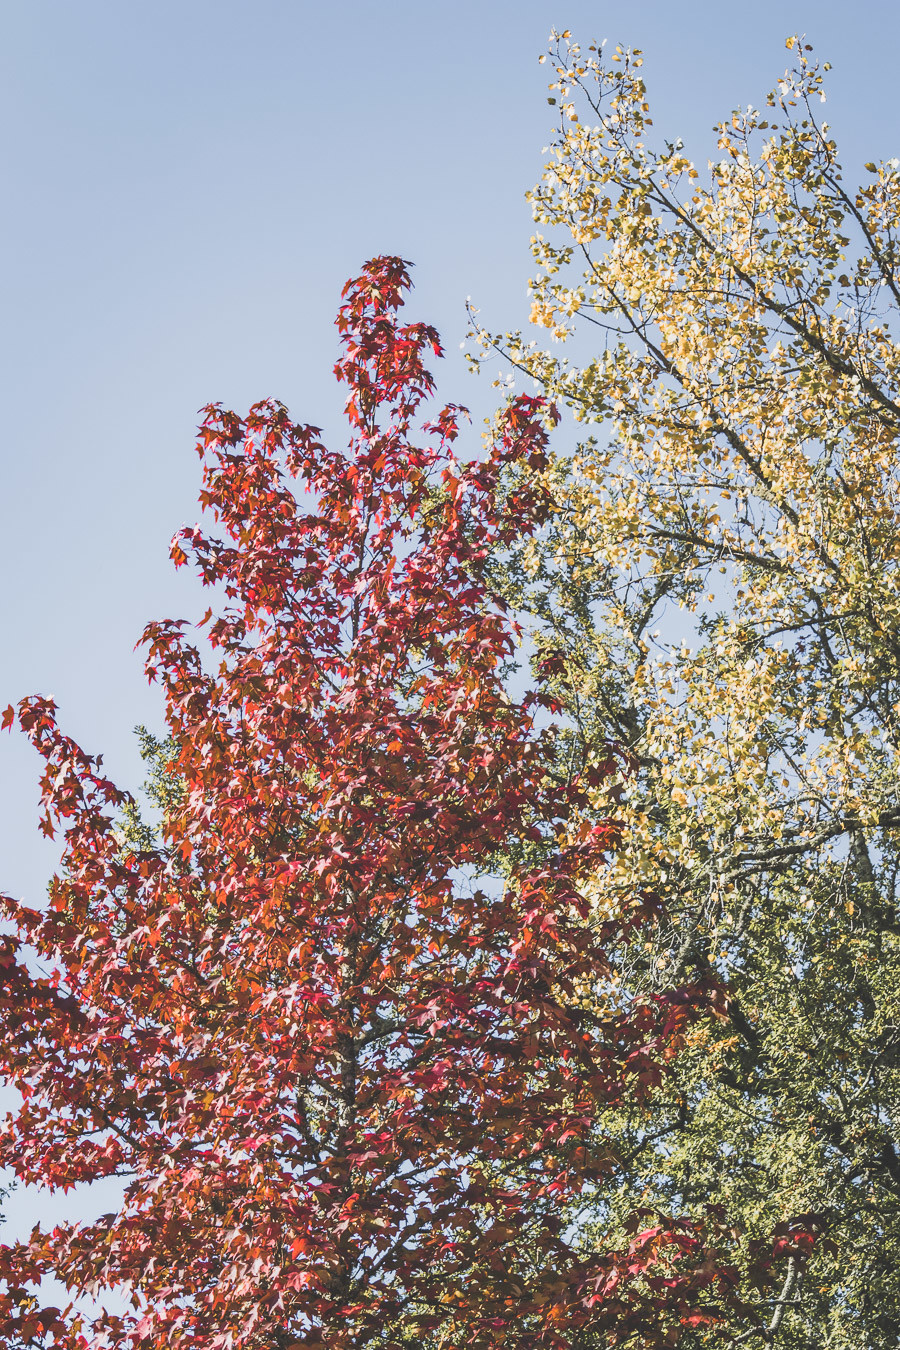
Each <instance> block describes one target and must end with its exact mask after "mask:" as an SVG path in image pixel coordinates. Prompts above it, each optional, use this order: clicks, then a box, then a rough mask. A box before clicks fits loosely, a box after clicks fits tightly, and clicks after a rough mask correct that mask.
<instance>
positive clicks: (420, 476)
mask: <svg viewBox="0 0 900 1350" xmlns="http://www.w3.org/2000/svg"><path fill="white" fill-rule="evenodd" d="M408 285H409V281H408V273H407V270H406V267H405V265H404V264H403V263H402V262H401V261H400V260H398V259H394V258H378V259H375V260H374V261H373V262H371V263H369V264H368V265H367V267H366V269H365V270H364V272H363V274H362V276H361V277H360V278H359V279H358V280H356V281H354V282H352V283H349V284H348V286H347V287H346V289H345V292H344V303H343V306H342V308H341V310H340V314H339V319H338V325H339V329H340V332H341V336H342V341H343V355H342V357H341V359H340V361H339V362H338V365H337V367H336V374H337V377H338V379H339V380H341V381H343V382H344V383H345V384H346V386H347V392H348V398H347V417H348V420H349V423H350V427H351V432H352V439H351V441H350V445H349V449H348V450H346V451H334V450H329V449H327V448H326V447H325V446H324V445H323V444H322V443H321V441H320V439H319V433H318V431H317V429H316V428H312V427H308V426H301V425H297V424H295V423H293V422H292V421H291V420H290V418H289V416H288V413H287V411H286V410H285V408H284V407H283V406H281V405H280V404H277V403H274V402H269V403H263V404H259V405H257V406H256V407H254V408H253V409H252V410H251V412H250V413H249V415H248V416H247V417H246V418H241V417H238V416H236V415H235V414H234V413H231V412H225V411H223V410H222V409H221V408H219V407H211V408H209V409H208V410H207V415H206V419H205V421H204V423H203V426H202V429H201V437H200V445H199V449H200V453H201V456H202V459H203V466H204V486H203V491H202V495H201V502H202V505H203V507H204V508H205V510H206V512H207V516H208V517H211V519H212V520H213V521H214V522H216V525H217V526H218V528H219V529H220V530H221V537H215V536H213V535H212V534H210V533H207V532H206V530H205V529H204V528H202V527H199V526H198V527H195V528H192V529H188V530H185V531H183V532H182V534H181V535H180V536H179V537H178V538H177V540H176V541H175V543H174V544H173V557H174V560H175V562H176V563H177V564H179V565H180V564H183V563H185V562H187V561H191V562H193V564H194V565H195V566H196V567H197V568H198V569H199V572H200V575H201V577H202V579H203V581H204V583H206V584H207V585H208V586H209V587H210V588H212V591H213V595H214V603H219V602H221V613H220V614H219V615H218V616H215V617H214V616H213V614H212V613H211V612H210V613H209V614H208V615H207V617H206V619H205V621H204V637H203V651H204V652H206V657H205V659H204V655H203V652H201V649H200V647H198V646H197V645H195V644H194V642H192V641H191V640H190V636H189V633H188V632H187V631H186V625H185V624H184V623H181V622H178V623H175V622H164V623H155V624H151V625H150V626H149V627H148V629H147V630H146V644H147V649H148V652H149V659H148V671H149V673H150V677H151V678H152V679H154V680H157V681H158V682H159V683H160V685H161V687H162V690H163V692H164V695H165V703H166V716H167V724H168V735H169V736H170V738H171V740H170V741H169V745H170V746H171V755H170V758H169V764H170V773H171V779H172V783H173V785H174V787H173V792H172V794H171V797H170V801H169V805H168V807H167V809H166V812H165V815H164V819H163V821H162V825H161V830H160V833H159V837H158V839H157V840H156V841H155V842H151V841H150V840H148V841H147V842H146V847H140V848H138V847H136V846H134V844H133V841H132V842H129V840H128V838H127V837H126V836H124V835H123V832H122V829H121V819H122V813H123V811H125V810H126V809H127V808H128V799H127V797H126V795H125V794H123V793H122V792H121V791H119V789H117V788H116V787H115V786H114V785H113V784H112V783H111V782H109V781H108V780H107V779H106V778H105V777H103V775H102V773H101V769H100V764H99V760H96V759H93V758H91V757H90V756H88V755H86V754H85V753H83V752H82V751H81V750H80V749H79V748H78V747H77V746H76V745H75V744H74V743H73V742H72V741H71V740H70V739H69V738H68V737H66V736H65V735H64V734H63V733H62V731H61V730H60V729H59V727H58V725H57V722H56V717H55V708H54V705H53V703H52V701H50V700H48V699H43V698H32V699H28V700H26V701H24V702H23V703H22V704H21V705H20V708H19V712H18V720H19V722H20V723H21V726H22V728H23V729H24V730H25V731H26V732H27V734H28V735H29V736H30V738H31V740H32V742H33V744H34V746H35V747H36V749H37V750H38V752H39V754H40V755H41V756H42V758H43V761H44V765H45V768H44V775H43V802H44V812H45V814H44V828H45V829H46V830H47V831H48V832H52V831H54V830H56V829H58V828H60V827H62V828H63V830H64V834H65V841H64V856H63V862H62V865H61V868H60V871H59V874H58V876H57V877H56V879H55V880H54V882H53V883H52V887H51V893H50V903H49V906H48V907H47V908H46V910H36V909H27V908H25V907H23V906H22V905H20V904H17V903H15V902H13V901H12V900H9V899H7V900H6V901H5V915H6V917H7V919H8V920H11V921H12V923H13V925H14V926H15V929H16V931H17V933H18V937H17V938H9V939H6V940H5V944H6V945H5V948H4V953H5V954H4V958H3V961H4V964H3V965H2V968H0V970H2V1005H0V1006H2V1017H3V1028H4V1044H3V1050H2V1054H3V1059H4V1063H3V1071H4V1072H5V1074H6V1075H7V1076H8V1077H9V1078H10V1079H11V1080H13V1081H14V1082H15V1084H16V1085H17V1087H18V1088H19V1091H20V1092H21V1093H22V1096H23V1105H22V1107H21V1109H20V1110H19V1111H18V1113H17V1114H15V1115H14V1116H13V1117H11V1119H10V1121H9V1122H8V1125H7V1128H6V1131H5V1133H4V1134H3V1135H2V1140H0V1159H2V1162H3V1163H4V1164H6V1165H7V1166H9V1167H11V1168H13V1169H14V1171H15V1173H16V1175H17V1176H18V1177H19V1178H20V1179H21V1180H22V1181H26V1182H38V1183H41V1184H42V1185H44V1186H49V1187H52V1188H63V1189H65V1188H67V1187H69V1186H71V1185H72V1183H74V1182H76V1181H82V1180H91V1179H94V1178H99V1177H106V1176H112V1175H120V1176H122V1177H123V1178H125V1179H126V1180H125V1186H126V1189H125V1198H124V1202H123V1204H122V1206H121V1209H120V1210H119V1212H118V1213H116V1214H114V1215H108V1216H106V1217H104V1218H102V1219H101V1220H99V1221H98V1222H96V1223H94V1224H90V1225H85V1226H78V1225H60V1226H59V1227H57V1228H55V1229H54V1230H53V1231H51V1232H46V1233H43V1232H40V1231H37V1230H36V1231H35V1233H34V1234H33V1236H32V1238H31V1240H30V1241H29V1242H26V1243H23V1244H19V1245H12V1246H9V1247H7V1248H5V1249H4V1250H3V1260H4V1262H5V1263H6V1267H7V1269H8V1270H10V1271H12V1272H13V1275H12V1276H11V1281H12V1282H11V1285H10V1289H11V1293H10V1295H9V1297H7V1299H6V1302H5V1303H4V1304H2V1305H0V1313H2V1316H3V1318H5V1321H4V1323H3V1330H4V1334H5V1340H6V1343H7V1344H15V1343H19V1344H27V1343H37V1342H39V1341H41V1340H42V1338H44V1337H45V1335H46V1334H55V1335H56V1337H57V1343H59V1344H64V1345H67V1346H75V1345H84V1344H86V1343H87V1342H89V1341H90V1340H91V1339H92V1338H94V1337H98V1336H103V1335H105V1336H106V1337H107V1339H108V1343H111V1344H113V1345H132V1344H133V1345H141V1346H143V1347H158V1348H159V1350H162V1347H164V1346H165V1347H171V1346H190V1347H197V1348H198V1350H199V1348H200V1347H203V1348H204V1350H213V1348H214V1347H216V1348H217V1350H218V1348H222V1350H224V1347H229V1346H234V1347H242V1348H246V1350H249V1348H250V1347H260V1350H261V1348H262V1347H266V1348H267V1350H268V1348H269V1347H279V1348H281V1350H287V1347H294V1346H297V1347H299V1346H309V1347H314V1346H322V1347H324V1346H328V1347H329V1350H340V1348H341V1347H350V1346H354V1347H357V1346H359V1347H362V1346H384V1347H388V1346H391V1347H393V1346H401V1345H405V1344H413V1343H414V1342H417V1343H420V1344H426V1345H432V1344H433V1345H435V1346H436V1345H443V1346H448V1347H451V1346H452V1347H457V1346H462V1345H468V1344H471V1345H476V1346H495V1345H497V1346H499V1345H501V1344H503V1345H508V1346H520V1347H526V1346H547V1347H557V1346H568V1345H573V1344H576V1343H577V1344H579V1345H587V1344H606V1343H624V1342H625V1341H627V1340H628V1338H629V1337H631V1336H633V1335H636V1334H638V1333H640V1334H641V1336H642V1340H641V1343H642V1344H644V1345H649V1344H670V1343H674V1340H675V1339H677V1336H678V1334H679V1333H678V1328H679V1327H682V1326H684V1325H686V1324H691V1325H698V1324H702V1323H704V1322H706V1321H707V1320H708V1319H709V1318H711V1317H714V1315H715V1309H714V1303H715V1299H716V1298H718V1297H719V1296H720V1295H721V1294H723V1293H725V1292H727V1284H728V1280H727V1273H726V1272H723V1271H722V1270H721V1268H720V1267H719V1266H717V1264H716V1262H715V1261H714V1260H713V1258H712V1256H711V1254H710V1252H709V1250H708V1248H706V1247H704V1246H703V1244H702V1242H701V1236H700V1229H699V1227H698V1226H696V1225H693V1224H686V1223H685V1224H681V1225H679V1224H677V1223H675V1222H674V1221H672V1222H669V1221H664V1220H661V1219H659V1218H654V1219H652V1220H651V1219H646V1220H643V1221H641V1220H638V1219H636V1220H635V1222H634V1223H633V1224H632V1232H633V1237H632V1240H631V1241H630V1243H628V1242H626V1243H625V1244H624V1245H620V1246H619V1247H617V1248H615V1249H613V1248H611V1247H608V1246H607V1247H600V1248H599V1249H597V1244H596V1243H594V1244H586V1243H585V1242H584V1240H583V1233H582V1232H581V1230H580V1229H579V1225H578V1222H577V1211H576V1209H575V1207H574V1206H575V1203H576V1202H577V1201H579V1200H584V1201H588V1200H593V1201H595V1202H596V1201H597V1198H598V1197H600V1196H602V1192H603V1188H604V1186H607V1185H610V1184H615V1178H616V1173H617V1168H618V1167H619V1166H620V1162H621V1160H620V1159H619V1158H617V1156H616V1152H615V1150H614V1149H613V1148H611V1147H610V1143H609V1140H608V1137H607V1135H606V1133H605V1132H604V1129H603V1128H602V1116H603V1113H604V1112H605V1111H607V1110H609V1109H613V1108H615V1107H616V1105H617V1104H619V1103H620V1102H621V1101H623V1100H625V1099H627V1100H640V1099H641V1096H642V1094H643V1093H645V1092H647V1091H648V1090H650V1088H652V1086H653V1085H654V1084H656V1083H657V1082H658V1081H659V1078H660V1074H662V1073H665V1071H666V1070H665V1065H666V1062H667V1060H668V1059H669V1058H670V1057H671V1055H672V1054H673V1053H674V1051H675V1049H676V1048H677V1046H678V1044H679V1037H680V1035H681V1032H682V1030H683V1028H684V1025H685V1023H686V1022H687V1021H688V1020H689V1019H690V1018H691V1017H692V1016H693V1014H694V1011H695V1009H696V1008H697V1007H699V1006H700V1004H701V1003H702V1002H703V998H704V997H705V995H703V994H702V991H701V990H699V988H694V989H681V990H676V991H673V992H669V993H666V994H664V995H663V994H658V995H653V996H648V998H647V999H646V1000H644V1001H632V1002H631V1003H629V1004H623V1003H617V1002H616V1000H615V999H614V998H612V997H610V998H607V999H606V1000H605V1001H604V997H602V994H603V989H604V980H605V976H606V973H607V971H608V969H609V967H608V961H607V950H608V948H609V946H610V944H612V943H622V942H627V941H628V940H629V935H630V934H632V933H633V932H634V931H635V929H636V928H639V927H640V925H641V924H642V923H643V922H644V920H645V919H646V917H647V915H648V913H649V911H650V909H651V907H652V901H651V900H631V901H629V902H628V903H627V904H623V905H622V906H621V907H620V908H619V910H617V911H615V912H612V911H611V912H610V915H609V917H608V918H607V919H606V920H604V921H603V922H599V921H598V920H597V919H596V917H594V918H593V919H592V920H591V921H590V922H589V921H588V918H589V916H588V914H587V905H586V902H585V900H584V898H583V894H582V887H581V879H582V878H583V877H585V876H587V875H590V876H592V877H595V876H596V874H597V870H598V867H600V865H601V863H602V859H603V856H604V854H605V853H606V852H607V851H608V850H610V849H611V848H613V847H614V844H615V830H614V827H613V826H612V825H611V824H610V823H609V822H608V821H607V820H606V819H604V817H603V813H602V812H597V811H596V807H595V808H594V811H595V814H594V815H593V816H592V815H591V814H590V811H589V810H588V807H587V796H586V789H587V787H588V786H589V785H588V783H587V780H586V777H585V772H587V771H585V772H582V771H579V772H580V776H579V775H577V774H574V773H573V774H572V775H570V776H569V777H567V778H566V777H564V776H558V775H557V776H554V775H553V774H551V773H549V772H548V769H547V766H546V765H547V761H546V756H545V755H544V753H543V750H544V746H545V744H546V741H547V738H548V737H552V735H553V732H552V730H550V731H546V730H544V731H541V730H539V729H538V728H537V727H536V724H535V699H534V698H533V697H531V696H529V697H525V698H524V699H521V700H519V701H517V700H515V699H514V698H513V697H512V696H511V694H510V692H509V690H508V688H507V685H506V683H505V681H504V663H505V662H506V661H507V659H508V658H509V656H510V654H511V652H512V649H513V641H514V636H515V632H514V626H513V624H512V622H511V620H510V618H509V617H508V615H507V614H506V613H505V612H504V607H503V605H502V604H500V603H499V602H498V601H497V600H496V599H495V598H493V597H492V595H491V593H490V591H489V589H488V587H487V585H486V582H485V579H484V572H485V562H486V559H487V557H488V554H489V553H490V552H492V551H496V550H498V549H502V548H503V547H504V545H505V544H506V543H508V542H510V541H513V540H516V541H520V540H521V539H523V538H524V537H526V536H528V535H529V534H530V533H532V532H534V531H535V530H536V528H537V527H538V526H539V524H540V522H541V520H542V518H543V516H544V513H545V511H546V500H545V498H544V496H543V495H542V490H541V489H540V487H538V486H528V484H527V482H526V480H525V479H524V478H522V477H521V476H520V477H519V479H518V481H519V483H520V486H519V487H518V488H517V487H516V481H517V480H516V475H515V473H512V475H511V474H510V471H509V470H510V466H516V465H520V464H524V463H527V464H529V465H530V466H531V468H532V469H539V468H540V467H541V466H542V465H543V464H544V462H545V439H546V435H545V430H544V424H545V423H548V422H549V421H552V419H553V416H554V414H553V409H552V408H551V407H548V406H547V405H545V404H543V403H542V402H541V401H540V400H537V399H530V398H526V397H522V398H519V399H517V400H515V401H514V402H513V403H512V404H511V405H510V406H509V407H508V408H507V409H506V411H505V413H504V414H503V416H502V418H501V419H500V421H499V423H498V426H497V429H496V434H495V436H494V440H493V443H492V445H491V446H490V449H489V452H488V453H487V454H486V456H485V457H483V458H482V459H481V460H478V461H473V462H470V463H467V464H462V463H460V462H458V461H457V460H456V459H455V458H454V454H453V445H454V442H455V440H456V437H457V410H454V409H453V408H445V409H443V411H441V412H440V413H439V414H438V415H437V416H436V417H435V418H434V419H433V421H432V423H430V424H426V425H425V426H424V427H419V426H418V422H417V418H418V415H419V413H420V411H421V409H422V405H423V402H424V401H425V400H426V399H427V397H428V396H429V395H430V393H431V389H432V379H431V376H430V375H429V374H428V372H427V370H426V368H425V366H424V364H423V362H424V358H425V355H426V353H427V352H428V351H429V350H431V351H433V352H434V353H436V354H439V353H440V346H439V342H438V338H437V335H436V333H435V332H434V331H433V330H432V329H430V328H428V327H426V326H424V325H422V324H410V325H406V326H402V325H401V324H400V323H399V321H398V319H397V317H396V311H397V310H398V308H399V307H400V305H401V303H402V299H403V293H404V291H405V290H406V289H407V288H408ZM417 427H418V429H417ZM537 481H538V480H537V479H534V482H537ZM210 651H212V653H213V658H214V659H213V660H212V661H210V659H209V652H210ZM551 712H552V709H551ZM7 720H11V714H10V718H8V719H7ZM544 720H545V721H546V720H547V719H546V716H545V717H544ZM590 772H591V774H592V782H591V784H590V787H591V796H592V799H593V800H594V801H595V802H596V801H597V800H598V798H602V793H600V786H601V781H602V774H603V770H602V768H596V767H595V768H594V769H593V770H591V771H590ZM607 809H608V807H607ZM35 954H36V955H37V957H38V958H39V959H38V960H37V961H36V960H35V959H34V956H35ZM36 972H40V973H36ZM585 991H591V999H590V1000H589V1006H590V1009H591V1011H588V1001H586V1000H585V998H584V994H585ZM595 1212H596V1203H595ZM16 1271H19V1272H23V1273H24V1276H25V1277H26V1278H33V1277H35V1276H36V1275H38V1274H40V1272H41V1271H50V1272H53V1273H55V1275H56V1276H57V1278H59V1279H61V1280H62V1281H63V1282H64V1283H65V1284H66V1285H67V1287H68V1288H69V1289H70V1290H71V1291H72V1292H73V1294H75V1293H78V1292H80V1291H83V1290H85V1289H87V1290H89V1291H93V1292H95V1293H98V1296H99V1297H100V1299H101V1302H102V1297H103V1291H104V1290H107V1289H110V1288H112V1287H114V1286H117V1285H118V1286H120V1285H125V1286H127V1287H128V1288H130V1289H131V1291H132V1292H133V1295H134V1301H135V1311H134V1315H133V1316H132V1317H121V1316H118V1315H114V1314H112V1313H109V1312H106V1313H103V1314H102V1315H100V1316H99V1317H98V1318H97V1319H96V1321H95V1322H94V1324H93V1326H89V1325H88V1324H87V1322H85V1321H83V1320H82V1321H80V1320H79V1315H76V1313H75V1312H71V1313H69V1314H67V1315H65V1316H62V1315H60V1317H59V1319H57V1320H56V1321H55V1324H54V1318H53V1315H52V1313H51V1314H46V1313H45V1314H43V1322H41V1314H39V1312H37V1311H35V1307H36V1305H35V1307H31V1306H30V1305H29V1302H28V1299H27V1298H26V1296H25V1294H24V1292H22V1289H19V1288H18V1286H17V1285H16V1277H15V1272H16ZM20 1283H21V1281H20ZM29 1319H30V1320H29ZM17 1338H18V1340H17ZM585 1338H588V1339H585Z"/></svg>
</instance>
